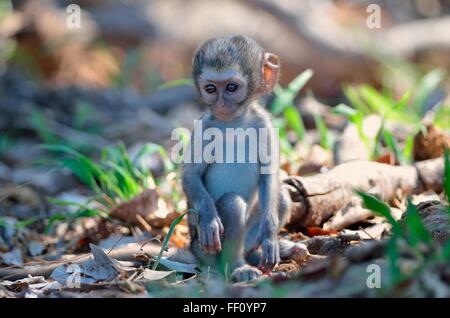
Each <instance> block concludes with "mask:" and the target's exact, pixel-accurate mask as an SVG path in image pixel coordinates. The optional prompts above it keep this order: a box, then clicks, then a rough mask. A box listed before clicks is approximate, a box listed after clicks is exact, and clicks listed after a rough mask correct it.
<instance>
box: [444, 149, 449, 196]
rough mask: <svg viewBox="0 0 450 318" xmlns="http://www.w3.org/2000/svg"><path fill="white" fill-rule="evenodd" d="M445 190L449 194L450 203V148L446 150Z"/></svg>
mask: <svg viewBox="0 0 450 318" xmlns="http://www.w3.org/2000/svg"><path fill="white" fill-rule="evenodd" d="M444 191H445V195H446V196H447V202H449V203H450V150H449V149H448V148H446V149H445V152H444Z"/></svg>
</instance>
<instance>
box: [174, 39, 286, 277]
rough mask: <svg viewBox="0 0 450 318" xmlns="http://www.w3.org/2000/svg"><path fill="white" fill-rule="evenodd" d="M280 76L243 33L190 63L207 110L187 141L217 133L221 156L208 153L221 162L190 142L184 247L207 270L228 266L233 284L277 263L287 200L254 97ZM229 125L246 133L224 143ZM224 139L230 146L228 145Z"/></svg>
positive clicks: (273, 136)
mask: <svg viewBox="0 0 450 318" xmlns="http://www.w3.org/2000/svg"><path fill="white" fill-rule="evenodd" d="M279 71H280V63H279V59H278V57H277V56H276V55H274V54H272V53H268V52H266V51H265V50H264V49H263V48H262V47H261V46H259V45H258V44H257V43H256V42H255V41H254V40H252V39H250V38H248V37H245V36H230V37H221V38H213V39H210V40H208V41H206V42H205V43H204V44H203V45H201V46H200V47H199V48H198V49H197V51H196V53H195V55H194V58H193V78H194V81H195V85H196V87H197V89H198V91H199V93H200V97H201V99H202V101H203V102H205V104H207V105H208V106H209V109H208V111H207V112H206V114H204V116H203V117H201V119H200V124H201V125H198V123H197V124H196V125H195V126H196V127H197V128H194V134H193V136H194V135H195V134H196V133H197V131H196V129H202V130H203V131H205V130H206V129H208V128H213V129H215V131H216V132H217V131H219V132H222V133H223V136H224V137H223V139H221V140H220V141H219V142H220V143H222V145H223V148H222V149H224V151H223V153H218V152H217V150H216V153H215V155H216V159H217V156H219V157H223V158H220V159H224V160H215V161H214V160H213V161H211V160H210V159H208V158H203V157H204V156H203V154H202V153H199V150H198V149H194V148H195V142H194V138H191V145H190V151H191V154H194V156H199V157H200V158H198V157H196V158H195V159H194V160H191V162H190V163H185V164H184V166H183V176H182V184H183V190H184V192H185V193H186V195H187V199H188V205H189V207H190V208H192V209H193V210H194V211H196V212H198V215H195V213H194V214H192V213H191V214H189V217H188V218H189V228H190V234H191V250H192V252H193V254H194V255H195V256H196V257H197V258H198V260H199V261H200V262H201V263H202V264H205V265H209V266H213V268H214V266H218V265H219V264H225V263H228V268H229V269H230V271H231V279H232V280H233V281H245V280H252V279H255V278H257V277H258V276H260V275H261V271H260V270H259V269H258V268H257V267H255V266H256V265H260V266H261V267H264V268H266V269H271V268H273V267H274V266H275V265H276V264H277V263H278V262H279V260H280V243H282V242H279V240H278V232H279V230H280V229H281V227H282V226H283V225H284V224H285V222H286V219H287V217H288V216H289V213H290V199H289V197H288V194H287V192H285V191H284V190H281V187H280V183H279V176H278V168H279V167H278V158H275V157H276V156H278V149H273V145H274V144H275V145H277V146H278V142H276V141H278V134H277V133H276V132H275V129H274V127H273V125H272V121H271V116H270V114H269V113H268V112H267V111H266V110H265V109H264V108H262V107H261V106H260V105H259V104H258V100H257V99H258V97H260V96H262V95H265V94H268V93H270V92H272V90H273V88H274V86H275V84H276V83H277V81H278V76H279ZM230 128H231V129H236V135H238V133H237V131H238V130H237V129H240V132H241V133H244V134H245V132H247V133H248V134H247V135H245V136H244V138H239V137H242V136H238V138H230V137H229V134H228V131H229V129H230ZM248 129H250V130H251V129H253V130H254V131H255V132H256V136H257V140H258V143H257V147H256V148H254V147H253V148H252V147H251V146H249V145H248V143H247V142H246V141H248V139H249V138H247V137H249V136H251V135H252V134H251V133H249V130H248ZM244 131H245V132H244ZM261 132H263V133H265V134H267V136H262V135H261ZM210 137H211V136H209V138H210ZM203 138H204V139H209V138H206V137H203ZM236 139H237V141H236ZM264 140H265V142H264ZM217 141H218V140H216V142H217ZM231 142H234V143H235V144H233V145H231V147H230V143H231ZM273 142H275V143H273ZM204 144H205V141H204V140H202V145H204ZM235 148H236V153H238V154H239V153H241V154H244V156H245V161H244V162H242V161H237V162H236V156H235V153H234V149H235ZM263 148H264V149H263ZM261 150H264V151H261ZM255 152H256V153H255ZM267 152H269V153H270V155H271V156H272V157H274V158H271V159H273V160H270V161H268V160H264V161H263V160H262V159H263V158H262V156H261V153H267ZM230 153H231V156H230ZM252 156H254V157H255V156H256V160H250V159H251V158H250V157H252ZM230 158H231V159H232V160H231V161H230ZM249 158H250V159H249ZM265 159H267V158H265ZM275 165H276V166H275ZM263 168H266V169H263ZM267 168H269V169H267ZM268 171H269V172H268ZM283 248H284V247H283V246H281V250H282V252H283ZM290 250H291V251H292V249H290ZM282 254H283V253H282ZM282 256H283V255H282ZM250 264H251V265H250Z"/></svg>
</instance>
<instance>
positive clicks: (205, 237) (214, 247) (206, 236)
mask: <svg viewBox="0 0 450 318" xmlns="http://www.w3.org/2000/svg"><path fill="white" fill-rule="evenodd" d="M198 231H199V239H200V246H201V247H202V249H203V251H204V252H205V253H207V254H216V253H218V252H220V251H221V250H222V245H221V244H220V235H222V234H223V231H224V230H223V225H222V221H221V220H220V218H219V216H218V215H217V214H213V215H211V213H210V214H203V215H200V220H199V224H198Z"/></svg>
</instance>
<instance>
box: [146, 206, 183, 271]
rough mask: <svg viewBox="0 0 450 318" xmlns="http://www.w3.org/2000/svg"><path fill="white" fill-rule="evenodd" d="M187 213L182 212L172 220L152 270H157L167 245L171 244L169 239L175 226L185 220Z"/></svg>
mask: <svg viewBox="0 0 450 318" xmlns="http://www.w3.org/2000/svg"><path fill="white" fill-rule="evenodd" d="M187 213H189V211H188V212H187ZM187 213H183V214H181V215H180V216H179V217H177V218H176V219H175V220H174V221H173V222H172V224H170V228H169V232H167V235H166V237H165V239H164V242H163V244H162V246H161V250H160V251H159V255H158V257H157V258H156V260H155V263H153V266H152V270H156V267H158V264H159V262H160V260H161V257H162V255H163V253H164V251H166V250H167V247H168V245H169V240H170V237H171V236H172V233H173V230H174V229H175V226H177V224H178V223H180V222H181V220H183V218H184V216H185V215H186V214H187Z"/></svg>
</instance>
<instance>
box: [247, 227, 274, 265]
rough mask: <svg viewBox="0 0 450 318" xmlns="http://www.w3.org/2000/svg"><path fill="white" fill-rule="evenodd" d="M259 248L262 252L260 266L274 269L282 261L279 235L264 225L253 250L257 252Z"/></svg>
mask: <svg viewBox="0 0 450 318" xmlns="http://www.w3.org/2000/svg"><path fill="white" fill-rule="evenodd" d="M259 246H261V250H262V255H261V260H260V265H261V266H262V267H264V268H266V269H272V268H273V267H274V266H275V265H276V264H278V262H279V261H280V245H279V243H278V235H277V233H276V232H275V231H271V230H270V229H269V228H267V227H266V226H264V224H262V226H261V229H260V232H259V234H258V238H257V239H256V243H255V245H254V246H253V249H254V250H256V249H257V248H258V247H259Z"/></svg>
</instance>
